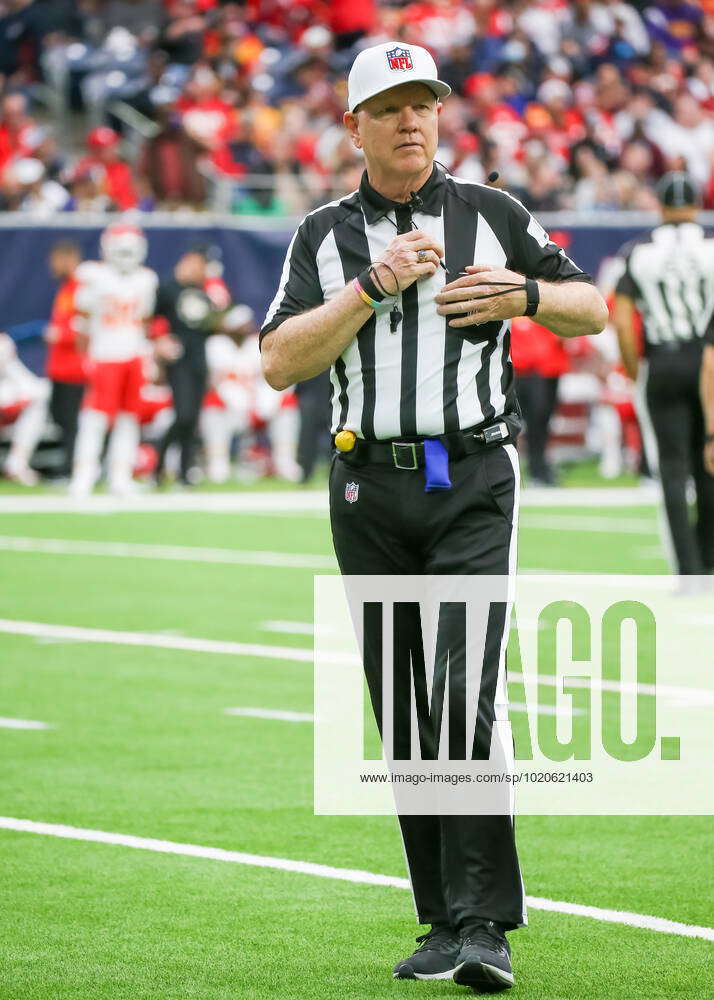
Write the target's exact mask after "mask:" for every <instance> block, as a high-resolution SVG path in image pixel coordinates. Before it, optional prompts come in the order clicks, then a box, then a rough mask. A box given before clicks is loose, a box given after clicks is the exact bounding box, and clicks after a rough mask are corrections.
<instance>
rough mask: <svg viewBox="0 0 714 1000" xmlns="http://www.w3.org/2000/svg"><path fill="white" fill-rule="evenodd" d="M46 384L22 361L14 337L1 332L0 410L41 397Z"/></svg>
mask: <svg viewBox="0 0 714 1000" xmlns="http://www.w3.org/2000/svg"><path fill="white" fill-rule="evenodd" d="M44 384H45V383H44V380H43V379H41V378H38V377H37V375H35V374H33V373H32V372H31V371H30V369H29V368H26V367H25V365H23V363H22V361H20V359H19V358H18V356H17V351H16V349H15V344H14V342H13V340H12V338H11V337H9V336H8V334H6V333H0V410H4V409H7V408H9V407H13V406H16V405H17V404H18V403H26V402H31V401H32V400H34V399H38V398H40V397H41V396H42V394H43V386H44Z"/></svg>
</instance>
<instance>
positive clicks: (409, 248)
mask: <svg viewBox="0 0 714 1000" xmlns="http://www.w3.org/2000/svg"><path fill="white" fill-rule="evenodd" d="M420 250H424V251H425V254H426V256H425V257H424V260H423V261H419V259H418V257H417V254H418V252H419V251H420ZM422 256H424V255H422ZM443 256H444V248H443V247H442V246H441V245H440V244H439V243H437V242H436V240H435V239H434V238H433V237H432V236H429V234H428V233H425V232H424V230H423V229H414V230H412V232H410V233H403V234H402V235H400V236H395V237H394V239H393V240H392V242H391V243H390V244H389V246H388V247H387V249H386V250H385V251H384V253H383V254H382V256H381V257H380V258H379V259H378V260H376V261H375V262H374V266H375V268H376V271H377V276H378V278H379V280H380V281H381V283H382V285H383V286H384V288H385V291H387V292H388V293H389V294H390V295H396V294H397V291H400V292H403V291H404V289H405V288H409V286H410V285H413V284H414V282H415V281H417V280H418V279H419V278H431V277H433V275H434V274H436V271H437V268H438V267H439V260H440V259H441V258H442V257H443ZM380 261H383V262H384V263H385V264H389V267H391V269H392V271H394V274H395V275H396V276H397V280H398V282H399V289H396V288H395V287H394V275H393V274H392V273H391V271H390V270H389V268H387V267H380V266H379V264H380ZM524 308H525V307H524Z"/></svg>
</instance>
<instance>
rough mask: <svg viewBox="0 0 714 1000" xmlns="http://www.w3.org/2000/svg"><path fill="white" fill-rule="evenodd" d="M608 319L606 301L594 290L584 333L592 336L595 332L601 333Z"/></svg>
mask: <svg viewBox="0 0 714 1000" xmlns="http://www.w3.org/2000/svg"><path fill="white" fill-rule="evenodd" d="M609 319H610V313H609V311H608V308H607V303H606V302H605V299H604V298H603V297H602V295H601V294H600V292H598V291H595V297H594V299H593V304H592V308H591V309H590V310H589V315H588V323H587V327H588V328H587V330H586V331H585V335H586V336H594V335H595V334H597V333H602V331H603V330H604V329H605V327H606V326H607V324H608V321H609Z"/></svg>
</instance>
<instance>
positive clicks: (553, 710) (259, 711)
mask: <svg viewBox="0 0 714 1000" xmlns="http://www.w3.org/2000/svg"><path fill="white" fill-rule="evenodd" d="M508 709H509V711H511V712H527V711H528V705H526V704H525V703H524V702H520V701H513V702H509V703H508ZM535 710H536V712H537V713H538V714H539V715H562V716H566V717H567V718H570V717H571V716H573V715H585V712H584V710H583V709H582V708H573V709H568V708H567V707H566V706H564V705H538V706H537V707H536V709H535ZM223 712H224V714H225V715H241V716H245V717H247V718H250V719H274V720H276V721H277V722H314V721H315V716H314V715H312V714H310V713H308V712H287V711H284V710H282V709H276V708H224V709H223Z"/></svg>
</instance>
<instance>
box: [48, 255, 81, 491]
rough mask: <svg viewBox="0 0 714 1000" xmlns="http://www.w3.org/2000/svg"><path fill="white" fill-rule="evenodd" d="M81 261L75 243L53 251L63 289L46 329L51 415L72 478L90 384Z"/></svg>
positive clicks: (53, 267) (65, 471)
mask: <svg viewBox="0 0 714 1000" xmlns="http://www.w3.org/2000/svg"><path fill="white" fill-rule="evenodd" d="M81 262H82V252H81V250H80V248H79V246H78V244H76V243H74V242H73V241H72V240H60V241H59V242H58V243H55V245H54V246H53V247H52V250H51V251H50V259H49V266H50V271H51V272H52V275H53V276H54V277H55V278H57V279H58V280H59V281H60V287H59V289H58V290H57V294H56V295H55V299H54V302H53V303H52V313H51V314H50V321H49V323H48V324H47V328H46V330H45V340H46V341H47V345H48V346H47V368H46V374H47V377H48V378H49V379H50V381H51V383H52V393H51V396H50V416H51V417H52V419H53V420H54V422H55V423H56V424H57V426H58V427H59V428H60V430H61V432H62V451H63V456H62V464H61V466H60V475H62V476H69V475H70V474H71V471H72V457H73V455H74V442H75V438H76V437H77V421H78V419H79V407H80V405H81V402H82V396H83V395H84V388H85V386H86V384H87V370H86V355H85V353H84V351H83V350H80V347H79V345H78V343H77V338H78V336H81V325H82V318H81V317H80V316H79V314H78V312H77V307H76V304H75V293H76V291H77V285H78V281H77V277H76V275H75V271H76V270H77V268H78V267H79V265H80V264H81Z"/></svg>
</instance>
